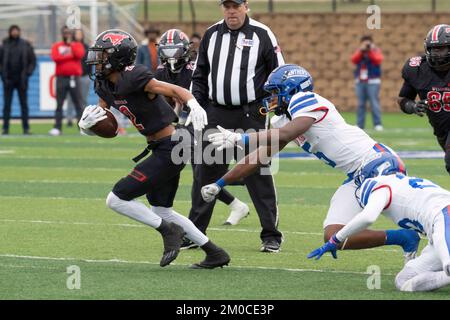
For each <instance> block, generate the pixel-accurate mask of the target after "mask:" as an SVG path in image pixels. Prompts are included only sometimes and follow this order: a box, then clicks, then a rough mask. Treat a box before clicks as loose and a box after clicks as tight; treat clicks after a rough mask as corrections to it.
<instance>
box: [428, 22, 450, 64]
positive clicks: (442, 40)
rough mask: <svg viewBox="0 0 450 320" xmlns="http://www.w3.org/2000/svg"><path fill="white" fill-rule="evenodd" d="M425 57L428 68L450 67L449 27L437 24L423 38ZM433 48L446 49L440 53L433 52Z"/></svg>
mask: <svg viewBox="0 0 450 320" xmlns="http://www.w3.org/2000/svg"><path fill="white" fill-rule="evenodd" d="M424 47H425V56H426V58H427V62H428V64H429V65H430V67H432V68H435V69H438V70H440V69H444V70H445V69H447V68H448V67H450V25H448V24H439V25H437V26H434V27H433V28H432V29H431V30H430V31H429V32H428V34H427V37H426V38H425V43H424ZM433 48H447V50H442V52H439V53H436V52H433V50H432V49H433Z"/></svg>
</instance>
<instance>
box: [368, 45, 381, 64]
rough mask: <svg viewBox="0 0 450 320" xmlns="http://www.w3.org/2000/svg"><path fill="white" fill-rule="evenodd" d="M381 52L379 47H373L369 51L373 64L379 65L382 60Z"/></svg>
mask: <svg viewBox="0 0 450 320" xmlns="http://www.w3.org/2000/svg"><path fill="white" fill-rule="evenodd" d="M383 58H384V57H383V53H382V52H381V50H380V49H379V48H375V49H372V50H370V51H369V59H370V61H372V63H373V64H374V65H377V66H378V65H380V64H381V62H382V61H383Z"/></svg>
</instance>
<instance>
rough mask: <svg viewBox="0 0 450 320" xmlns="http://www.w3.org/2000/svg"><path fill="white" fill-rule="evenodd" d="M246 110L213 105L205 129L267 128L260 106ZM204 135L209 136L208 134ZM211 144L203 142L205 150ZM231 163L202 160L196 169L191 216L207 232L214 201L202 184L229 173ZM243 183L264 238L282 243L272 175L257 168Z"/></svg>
mask: <svg viewBox="0 0 450 320" xmlns="http://www.w3.org/2000/svg"><path fill="white" fill-rule="evenodd" d="M246 109H247V110H245V109H243V108H241V109H227V108H225V107H218V106H214V105H211V106H209V107H208V108H207V113H208V126H207V128H206V129H212V128H216V126H217V125H220V126H222V127H224V128H226V129H238V128H239V129H243V130H247V129H265V116H262V115H261V114H260V113H259V107H257V106H254V107H250V108H246ZM204 138H205V139H207V137H204ZM208 144H209V143H208V142H207V141H203V150H204V149H205V148H206V147H207V146H208ZM237 160H238V159H237ZM228 165H229V164H228V163H223V164H205V163H204V161H203V163H201V164H199V165H197V166H196V168H195V170H196V173H195V174H197V175H198V179H199V183H197V184H195V185H194V186H193V189H196V190H192V196H193V197H192V208H191V211H190V213H189V219H190V220H191V221H192V222H193V223H194V224H195V226H196V227H197V228H198V229H200V231H202V232H204V233H206V229H207V228H208V225H209V222H210V220H211V216H212V213H213V210H214V205H215V200H214V201H213V202H211V203H207V202H205V201H203V198H202V196H201V187H202V186H204V185H207V184H210V183H213V182H215V181H216V180H217V179H219V178H221V177H222V176H223V175H224V174H225V173H226V172H227V170H228ZM243 182H244V184H245V186H246V187H247V190H248V192H249V194H250V197H251V199H252V202H253V205H254V206H255V208H256V212H257V213H258V216H259V220H260V223H261V227H262V231H261V234H260V236H261V240H263V241H267V240H276V241H277V242H281V238H282V234H281V232H280V231H278V229H277V227H278V208H277V198H276V193H275V186H274V181H273V177H272V175H267V174H266V175H261V174H260V173H259V171H258V172H256V173H254V174H252V175H250V176H248V177H247V178H245V179H244V180H243Z"/></svg>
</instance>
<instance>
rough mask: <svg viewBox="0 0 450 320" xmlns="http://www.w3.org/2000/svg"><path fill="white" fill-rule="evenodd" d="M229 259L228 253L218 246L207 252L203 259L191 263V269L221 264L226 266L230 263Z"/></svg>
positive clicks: (215, 266)
mask: <svg viewBox="0 0 450 320" xmlns="http://www.w3.org/2000/svg"><path fill="white" fill-rule="evenodd" d="M230 260H231V259H230V256H229V255H228V253H227V252H226V251H225V250H223V249H221V248H219V247H218V248H217V250H216V251H215V252H213V253H209V254H207V255H206V258H205V260H203V261H202V262H199V263H194V264H193V265H191V269H214V268H218V267H221V268H223V266H227V265H228V263H230Z"/></svg>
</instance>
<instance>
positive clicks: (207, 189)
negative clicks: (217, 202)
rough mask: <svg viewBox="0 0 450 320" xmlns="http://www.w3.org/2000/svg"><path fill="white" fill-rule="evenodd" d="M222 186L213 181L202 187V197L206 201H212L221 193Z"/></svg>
mask: <svg viewBox="0 0 450 320" xmlns="http://www.w3.org/2000/svg"><path fill="white" fill-rule="evenodd" d="M221 189H222V188H220V187H219V186H218V185H217V184H216V183H211V184H208V185H206V186H203V187H202V198H203V200H205V202H212V201H213V200H214V199H215V198H216V196H217V195H218V194H219V192H220V190H221Z"/></svg>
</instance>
